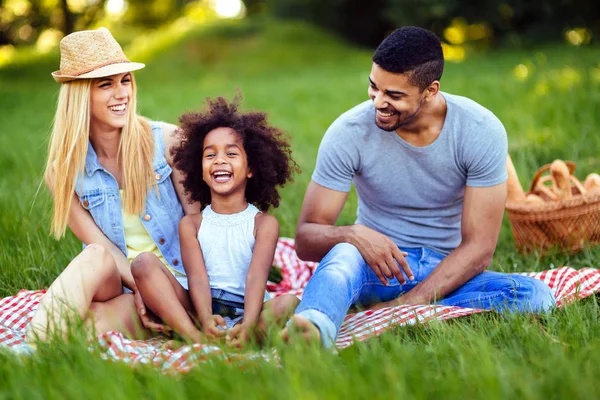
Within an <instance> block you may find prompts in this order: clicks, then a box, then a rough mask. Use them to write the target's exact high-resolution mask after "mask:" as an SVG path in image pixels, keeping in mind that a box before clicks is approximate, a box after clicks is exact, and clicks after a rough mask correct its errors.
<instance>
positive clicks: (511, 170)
mask: <svg viewBox="0 0 600 400" xmlns="http://www.w3.org/2000/svg"><path fill="white" fill-rule="evenodd" d="M506 172H508V181H507V186H508V197H507V198H506V201H507V202H519V201H525V192H523V187H522V186H521V183H519V177H518V175H517V170H516V169H515V166H514V165H513V162H512V159H511V158H510V154H509V155H508V156H507V157H506Z"/></svg>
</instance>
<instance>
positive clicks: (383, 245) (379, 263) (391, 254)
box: [352, 225, 414, 286]
mask: <svg viewBox="0 0 600 400" xmlns="http://www.w3.org/2000/svg"><path fill="white" fill-rule="evenodd" d="M352 229H353V232H354V235H353V236H354V239H353V241H352V244H353V245H355V246H356V248H357V249H358V251H360V254H361V255H362V256H363V258H364V259H365V261H366V262H367V264H369V266H370V267H371V269H373V271H374V272H375V275H377V277H378V278H379V280H380V281H381V283H383V284H384V285H386V286H387V285H388V280H387V279H393V278H394V277H396V279H398V282H399V283H400V284H404V283H406V279H405V278H404V275H402V272H401V271H400V267H402V269H403V270H404V272H405V273H406V276H407V277H408V279H409V280H413V279H414V275H413V273H412V271H411V269H410V267H409V266H408V263H407V262H406V260H405V259H404V256H405V255H407V253H403V252H401V251H400V249H398V246H396V244H395V243H394V242H392V240H391V239H390V238H389V237H387V236H385V235H383V234H381V233H379V232H377V231H375V230H373V229H371V228H367V227H366V226H364V225H354V226H353V227H352ZM386 278H387V279H386Z"/></svg>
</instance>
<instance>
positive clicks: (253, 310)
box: [132, 97, 298, 346]
mask: <svg viewBox="0 0 600 400" xmlns="http://www.w3.org/2000/svg"><path fill="white" fill-rule="evenodd" d="M238 100H239V99H236V100H234V102H233V103H231V104H229V103H228V102H227V101H226V100H224V99H223V98H222V97H219V98H218V99H217V100H216V101H211V100H210V99H209V100H208V107H207V110H206V111H205V112H200V113H187V114H184V115H183V116H182V117H181V119H180V122H181V124H180V128H181V136H182V138H181V139H182V140H181V144H180V146H179V147H177V148H175V149H174V150H173V155H174V157H173V160H174V163H175V165H176V167H177V168H178V169H179V170H180V171H182V173H183V175H184V176H185V178H184V179H183V181H182V183H183V186H184V188H185V190H186V194H187V195H188V196H189V198H190V199H191V200H192V201H198V202H199V203H200V204H201V205H202V207H203V209H202V212H201V213H198V214H192V215H187V216H185V217H184V218H183V219H182V220H181V222H180V223H179V235H180V240H181V255H182V261H183V265H184V269H185V275H183V274H181V275H173V273H171V272H170V271H169V270H168V269H167V268H165V267H164V265H162V264H161V263H158V262H156V261H154V260H152V259H149V260H147V261H148V262H134V264H133V265H132V272H133V276H134V278H135V283H136V285H137V287H138V290H139V291H140V294H141V296H142V299H143V301H144V303H145V304H146V306H147V307H148V308H149V309H150V310H152V311H153V312H154V313H155V314H156V315H158V316H159V317H160V318H161V319H162V320H163V321H164V322H165V323H166V324H168V325H169V326H170V327H171V328H172V329H173V330H174V331H175V332H177V333H178V334H179V335H180V336H182V337H183V338H184V339H185V340H188V341H193V342H198V341H201V340H202V335H201V332H200V330H199V329H198V328H197V326H198V325H199V326H200V327H201V328H202V330H203V331H204V334H205V335H206V336H207V337H208V338H215V337H220V336H225V335H226V339H227V341H228V343H229V344H230V345H235V346H242V345H244V344H245V343H246V342H247V341H248V340H249V339H250V338H251V337H253V336H254V335H253V334H255V333H256V334H259V335H257V336H256V337H259V336H260V334H261V333H264V330H265V329H266V324H265V323H266V322H271V321H273V322H276V323H278V322H280V321H285V320H287V317H288V316H289V314H291V313H292V312H293V310H294V309H295V307H296V305H297V304H298V299H297V298H296V297H295V296H291V295H288V296H280V297H277V298H274V299H271V300H268V294H267V293H266V291H265V286H266V282H267V277H268V274H269V269H270V268H271V265H272V261H273V256H274V254H275V247H276V245H277V240H278V237H279V224H278V222H277V220H276V219H275V217H273V216H272V215H269V214H267V213H266V211H267V210H268V209H269V208H270V207H271V206H273V207H277V206H278V205H279V198H280V197H279V193H278V192H277V186H283V185H284V184H285V183H286V182H287V181H288V180H290V178H291V175H292V173H293V172H294V171H295V170H297V166H296V164H295V163H294V161H293V160H292V159H291V151H290V147H289V144H288V142H287V141H286V140H285V139H284V138H283V137H282V136H283V133H282V132H281V131H280V130H279V129H277V128H274V127H272V126H269V125H268V124H267V122H266V116H265V114H264V113H258V112H252V113H240V112H238V111H237V107H238V103H239V101H238ZM138 261H139V260H138ZM188 290H189V292H188Z"/></svg>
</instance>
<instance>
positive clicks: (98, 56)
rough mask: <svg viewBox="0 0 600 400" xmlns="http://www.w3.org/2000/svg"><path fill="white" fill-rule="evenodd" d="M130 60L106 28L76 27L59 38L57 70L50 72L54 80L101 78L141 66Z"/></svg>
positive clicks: (140, 67) (141, 66)
mask: <svg viewBox="0 0 600 400" xmlns="http://www.w3.org/2000/svg"><path fill="white" fill-rule="evenodd" d="M144 67H145V65H144V64H141V63H136V62H131V61H129V60H128V59H127V57H125V54H124V53H123V49H121V46H120V45H119V43H117V41H116V40H115V38H114V37H113V36H112V35H111V34H110V32H109V31H108V29H106V28H100V29H96V30H93V31H79V32H74V33H71V34H70V35H67V36H65V37H64V38H63V39H62V40H61V41H60V70H58V71H55V72H53V73H52V76H53V77H54V79H55V80H56V81H57V82H61V83H62V82H69V81H72V80H75V79H89V78H102V77H105V76H111V75H116V74H122V73H124V72H130V71H136V70H138V69H142V68H144Z"/></svg>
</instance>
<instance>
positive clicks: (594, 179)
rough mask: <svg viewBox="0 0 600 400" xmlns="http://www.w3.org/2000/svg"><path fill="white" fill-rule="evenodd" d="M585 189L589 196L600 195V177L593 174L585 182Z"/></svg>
mask: <svg viewBox="0 0 600 400" xmlns="http://www.w3.org/2000/svg"><path fill="white" fill-rule="evenodd" d="M583 187H584V188H585V189H586V190H587V192H588V193H589V194H600V175H598V174H597V173H595V172H592V173H591V174H589V175H588V176H587V178H585V181H583Z"/></svg>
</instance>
